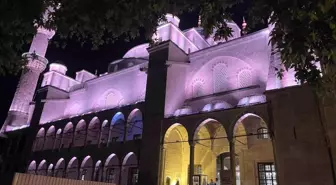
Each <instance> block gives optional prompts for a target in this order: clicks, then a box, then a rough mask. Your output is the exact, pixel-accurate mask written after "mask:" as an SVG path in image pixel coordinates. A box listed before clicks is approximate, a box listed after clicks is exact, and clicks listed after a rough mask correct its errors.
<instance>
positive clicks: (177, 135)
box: [162, 123, 190, 185]
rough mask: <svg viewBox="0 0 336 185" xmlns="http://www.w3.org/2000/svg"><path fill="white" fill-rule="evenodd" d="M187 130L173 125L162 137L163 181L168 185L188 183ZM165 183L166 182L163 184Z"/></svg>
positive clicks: (188, 153) (188, 152)
mask: <svg viewBox="0 0 336 185" xmlns="http://www.w3.org/2000/svg"><path fill="white" fill-rule="evenodd" d="M188 141H189V136H188V131H187V129H186V128H185V127H184V126H183V125H181V124H179V123H175V124H173V125H172V126H170V127H169V128H168V129H167V131H166V133H165V135H164V141H163V142H164V143H163V144H164V145H163V148H164V149H163V151H162V152H163V160H162V161H163V163H162V166H164V168H162V170H164V171H163V177H164V178H163V179H165V180H168V179H169V180H168V181H169V183H170V184H176V183H177V180H179V183H180V184H183V185H185V184H187V183H188V168H189V163H190V158H189V157H190V147H189V142H188ZM165 183H167V182H165Z"/></svg>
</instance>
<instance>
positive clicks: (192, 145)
mask: <svg viewBox="0 0 336 185" xmlns="http://www.w3.org/2000/svg"><path fill="white" fill-rule="evenodd" d="M189 145H190V162H189V185H193V176H194V171H195V168H194V161H195V160H194V156H195V143H194V142H193V141H191V142H190V144H189Z"/></svg>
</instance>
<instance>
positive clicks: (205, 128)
mask: <svg viewBox="0 0 336 185" xmlns="http://www.w3.org/2000/svg"><path fill="white" fill-rule="evenodd" d="M193 144H194V147H195V148H194V177H193V180H194V181H195V182H198V183H199V184H200V185H206V184H208V183H210V182H211V181H213V182H215V183H216V184H220V183H221V181H223V180H224V179H226V176H231V173H230V172H229V171H226V170H224V166H223V165H218V163H217V161H218V159H220V156H221V154H223V153H228V152H230V145H229V141H228V137H227V132H226V129H225V128H224V126H223V125H222V124H221V123H220V122H219V121H217V120H214V119H206V120H204V121H203V122H202V123H201V124H200V125H199V126H198V127H197V129H196V131H195V133H194V136H193Z"/></svg>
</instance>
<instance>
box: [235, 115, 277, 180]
mask: <svg viewBox="0 0 336 185" xmlns="http://www.w3.org/2000/svg"><path fill="white" fill-rule="evenodd" d="M231 128H232V135H233V142H234V148H233V150H234V152H235V154H236V158H235V160H236V161H235V164H236V165H237V166H236V169H235V170H236V177H237V181H238V180H240V181H243V182H244V183H247V184H251V183H254V180H255V178H254V175H251V173H257V172H256V171H255V170H256V169H258V167H257V166H256V164H258V163H260V162H265V161H267V162H274V154H273V145H272V141H271V140H270V137H269V135H268V129H267V124H266V122H265V121H264V119H263V118H262V117H261V116H259V115H258V114H254V113H244V114H242V115H241V116H240V117H239V118H238V119H237V121H236V122H235V123H234V124H233V125H232V127H231ZM260 129H261V130H260ZM259 131H262V133H259ZM261 136H262V137H261Z"/></svg>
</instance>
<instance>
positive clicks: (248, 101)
mask: <svg viewBox="0 0 336 185" xmlns="http://www.w3.org/2000/svg"><path fill="white" fill-rule="evenodd" d="M265 102H266V96H265V95H263V94H260V95H254V96H248V97H245V98H243V99H241V100H239V102H238V105H237V106H238V107H245V106H249V105H254V104H259V103H265Z"/></svg>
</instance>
